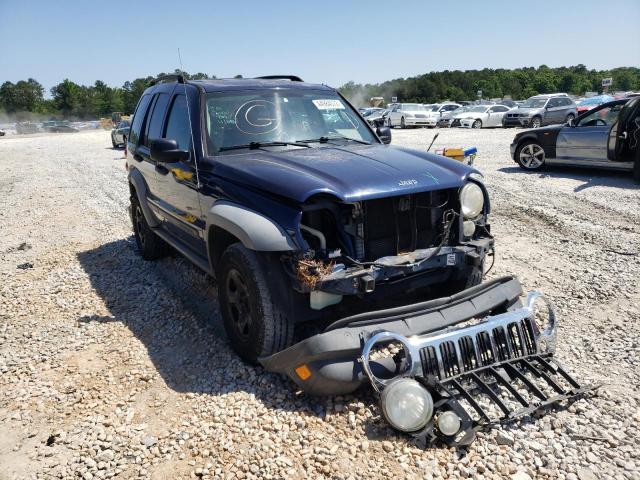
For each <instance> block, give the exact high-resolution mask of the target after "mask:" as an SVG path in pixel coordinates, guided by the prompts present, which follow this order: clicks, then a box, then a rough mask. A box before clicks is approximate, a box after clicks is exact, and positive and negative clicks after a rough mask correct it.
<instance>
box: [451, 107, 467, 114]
mask: <svg viewBox="0 0 640 480" xmlns="http://www.w3.org/2000/svg"><path fill="white" fill-rule="evenodd" d="M469 110H471V107H458V108H456V109H455V110H454V111H453V112H451V114H452V115H457V114H458V113H464V112H468V111H469Z"/></svg>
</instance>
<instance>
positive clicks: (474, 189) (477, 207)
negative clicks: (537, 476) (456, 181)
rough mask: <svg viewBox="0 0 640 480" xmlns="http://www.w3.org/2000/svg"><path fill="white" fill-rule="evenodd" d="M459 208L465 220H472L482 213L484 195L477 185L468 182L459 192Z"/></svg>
mask: <svg viewBox="0 0 640 480" xmlns="http://www.w3.org/2000/svg"><path fill="white" fill-rule="evenodd" d="M460 206H461V207H462V216H463V217H464V218H465V219H474V218H477V217H478V215H480V214H481V213H482V209H483V207H484V193H483V192H482V188H480V187H479V186H478V184H476V183H473V182H469V183H467V184H466V185H465V186H464V187H462V190H460Z"/></svg>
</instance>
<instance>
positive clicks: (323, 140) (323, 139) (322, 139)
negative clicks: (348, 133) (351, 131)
mask: <svg viewBox="0 0 640 480" xmlns="http://www.w3.org/2000/svg"><path fill="white" fill-rule="evenodd" d="M329 140H351V141H352V142H357V143H361V144H363V145H371V144H370V143H369V142H365V141H364V140H357V139H355V138H349V137H344V136H342V135H334V136H332V137H318V138H310V139H308V140H298V142H299V143H315V142H317V143H329Z"/></svg>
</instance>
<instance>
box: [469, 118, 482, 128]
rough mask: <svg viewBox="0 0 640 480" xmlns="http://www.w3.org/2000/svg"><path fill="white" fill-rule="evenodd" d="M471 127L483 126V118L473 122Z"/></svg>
mask: <svg viewBox="0 0 640 480" xmlns="http://www.w3.org/2000/svg"><path fill="white" fill-rule="evenodd" d="M471 128H482V120H480V119H479V118H478V119H477V120H475V121H474V122H473V123H472V124H471Z"/></svg>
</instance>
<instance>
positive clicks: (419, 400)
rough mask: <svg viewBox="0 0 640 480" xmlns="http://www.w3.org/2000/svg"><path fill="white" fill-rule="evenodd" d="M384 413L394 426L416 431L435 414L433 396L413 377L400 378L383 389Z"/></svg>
mask: <svg viewBox="0 0 640 480" xmlns="http://www.w3.org/2000/svg"><path fill="white" fill-rule="evenodd" d="M380 403H381V406H382V413H383V415H384V417H385V418H386V419H387V421H388V422H389V423H390V424H391V426H393V427H394V428H396V429H398V430H401V431H403V432H415V431H417V430H420V429H421V428H423V427H424V426H425V425H426V424H427V423H428V422H429V420H431V417H432V415H433V397H432V396H431V394H430V393H429V392H428V391H427V389H426V388H424V387H423V386H422V385H420V383H418V382H417V381H416V380H413V379H412V378H398V379H397V380H394V381H393V382H391V383H390V384H389V385H387V387H386V388H385V389H384V390H383V391H382V396H381V399H380Z"/></svg>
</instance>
